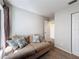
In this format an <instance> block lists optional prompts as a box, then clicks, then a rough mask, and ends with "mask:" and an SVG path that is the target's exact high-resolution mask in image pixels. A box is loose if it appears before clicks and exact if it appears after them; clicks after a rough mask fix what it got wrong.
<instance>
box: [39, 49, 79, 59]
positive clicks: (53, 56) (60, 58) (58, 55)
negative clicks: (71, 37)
mask: <svg viewBox="0 0 79 59" xmlns="http://www.w3.org/2000/svg"><path fill="white" fill-rule="evenodd" d="M39 59H79V58H78V57H76V56H73V55H70V54H68V53H66V52H64V51H62V50H59V49H54V50H51V51H49V52H48V53H46V54H45V55H43V56H41V57H40V58H39Z"/></svg>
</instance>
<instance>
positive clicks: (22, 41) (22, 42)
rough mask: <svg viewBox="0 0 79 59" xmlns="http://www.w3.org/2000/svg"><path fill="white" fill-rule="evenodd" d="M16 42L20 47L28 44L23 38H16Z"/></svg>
mask: <svg viewBox="0 0 79 59" xmlns="http://www.w3.org/2000/svg"><path fill="white" fill-rule="evenodd" d="M17 43H18V45H19V47H20V48H23V47H25V46H26V45H27V44H28V43H27V42H26V40H25V39H17Z"/></svg>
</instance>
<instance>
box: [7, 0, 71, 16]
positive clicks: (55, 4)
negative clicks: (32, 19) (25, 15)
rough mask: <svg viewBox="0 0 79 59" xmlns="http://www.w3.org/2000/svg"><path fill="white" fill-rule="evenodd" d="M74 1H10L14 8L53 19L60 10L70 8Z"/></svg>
mask: <svg viewBox="0 0 79 59" xmlns="http://www.w3.org/2000/svg"><path fill="white" fill-rule="evenodd" d="M70 1H72V0H8V2H9V3H10V4H12V5H13V6H16V7H19V8H22V9H24V10H27V11H30V12H33V13H36V14H39V15H42V16H45V17H53V16H54V13H55V12H56V11H58V10H60V9H63V8H66V7H68V6H69V5H68V2H70Z"/></svg>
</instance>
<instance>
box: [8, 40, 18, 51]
mask: <svg viewBox="0 0 79 59" xmlns="http://www.w3.org/2000/svg"><path fill="white" fill-rule="evenodd" d="M7 43H8V45H9V46H11V47H12V48H13V49H14V50H16V49H18V47H19V46H18V43H17V42H16V40H7Z"/></svg>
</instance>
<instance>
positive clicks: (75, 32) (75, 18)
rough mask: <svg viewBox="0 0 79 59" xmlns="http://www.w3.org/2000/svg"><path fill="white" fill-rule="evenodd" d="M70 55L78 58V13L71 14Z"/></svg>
mask: <svg viewBox="0 0 79 59" xmlns="http://www.w3.org/2000/svg"><path fill="white" fill-rule="evenodd" d="M72 53H73V54H74V55H76V56H79V13H75V14H72Z"/></svg>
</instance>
